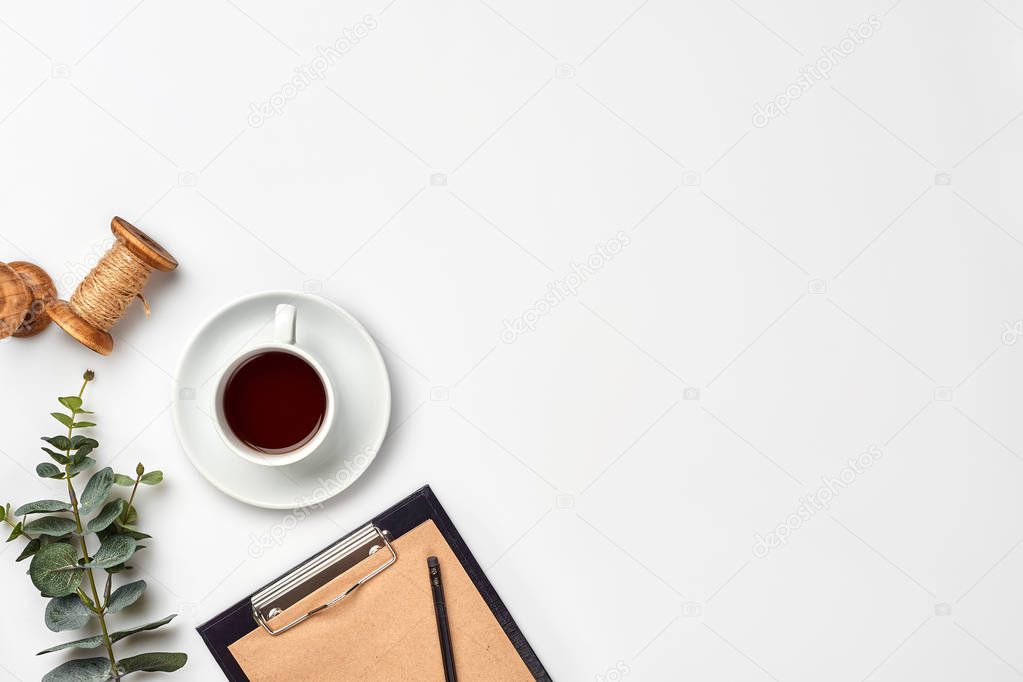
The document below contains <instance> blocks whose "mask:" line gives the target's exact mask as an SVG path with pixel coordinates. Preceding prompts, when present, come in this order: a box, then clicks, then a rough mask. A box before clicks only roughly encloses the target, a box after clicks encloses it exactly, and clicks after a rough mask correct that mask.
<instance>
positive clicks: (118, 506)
mask: <svg viewBox="0 0 1023 682" xmlns="http://www.w3.org/2000/svg"><path fill="white" fill-rule="evenodd" d="M126 504H127V502H125V501H124V500H122V499H120V498H118V499H116V500H110V501H109V502H107V503H106V504H105V505H104V506H103V509H101V510H100V512H99V514H97V515H96V518H94V519H93V520H91V521H89V523H88V526H87V530H88V531H89V532H90V533H98V532H100V531H101V530H103V529H104V528H106V527H107V526H109V525H110V524H111V523H113V522H114V521H115V520H116V519H117V517H118V516H120V515H121V514H123V513H124V507H125V505H126Z"/></svg>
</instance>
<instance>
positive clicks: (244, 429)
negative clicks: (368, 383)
mask: <svg viewBox="0 0 1023 682" xmlns="http://www.w3.org/2000/svg"><path fill="white" fill-rule="evenodd" d="M221 400H222V409H223V416H224V419H225V421H226V422H227V426H228V428H230V430H231V432H232V433H233V434H234V435H235V436H236V437H237V438H238V440H240V441H241V442H242V443H243V444H244V445H245V446H246V447H249V448H252V449H253V450H255V451H257V452H260V453H263V454H266V455H283V454H287V453H290V452H293V451H295V450H298V449H299V448H301V447H302V446H304V445H306V444H307V443H309V442H310V441H311V440H312V439H313V438H314V437H315V436H316V434H317V433H318V432H319V430H320V428H321V427H322V426H323V421H324V419H325V417H326V415H327V409H328V406H327V389H326V387H325V386H324V385H323V380H322V379H321V378H320V375H319V373H318V372H317V371H316V370H315V369H314V368H313V367H312V366H311V365H310V364H309V363H308V362H306V361H305V360H304V359H303V358H301V357H299V356H298V355H296V354H294V353H289V352H287V351H283V350H267V351H266V352H263V353H259V354H257V355H253V356H251V357H249V358H247V359H245V360H244V361H243V362H242V363H241V364H240V365H238V367H236V368H235V369H234V371H233V372H232V373H231V375H230V376H229V377H228V379H227V383H226V385H225V387H224V391H223V397H222V399H221Z"/></svg>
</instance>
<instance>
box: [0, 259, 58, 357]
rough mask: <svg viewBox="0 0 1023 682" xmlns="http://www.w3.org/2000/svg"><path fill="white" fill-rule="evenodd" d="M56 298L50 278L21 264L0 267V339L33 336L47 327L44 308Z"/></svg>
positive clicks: (40, 271)
mask: <svg viewBox="0 0 1023 682" xmlns="http://www.w3.org/2000/svg"><path fill="white" fill-rule="evenodd" d="M56 298H57V288H56V287H55V286H53V280H52V279H50V276H49V275H47V274H46V272H45V271H44V270H43V269H42V268H40V267H39V266H37V265H33V264H32V263H26V262H25V261H15V262H13V263H0V339H6V338H7V337H9V336H16V337H18V338H24V337H27V336H35V335H36V334H38V333H39V332H41V331H42V330H43V329H45V328H46V326H47V325H49V324H50V315H49V314H48V313H47V312H46V305H47V304H48V303H49V302H50V301H52V300H54V299H56Z"/></svg>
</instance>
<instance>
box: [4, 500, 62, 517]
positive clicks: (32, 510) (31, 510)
mask: <svg viewBox="0 0 1023 682" xmlns="http://www.w3.org/2000/svg"><path fill="white" fill-rule="evenodd" d="M65 511H71V505H70V504H68V503H67V502H61V501H60V500H38V501H36V502H29V503H28V504H23V505H21V506H20V507H18V508H17V509H15V510H14V515H15V516H25V515H27V514H50V513H52V512H65Z"/></svg>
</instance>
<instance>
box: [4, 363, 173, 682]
mask: <svg viewBox="0 0 1023 682" xmlns="http://www.w3.org/2000/svg"><path fill="white" fill-rule="evenodd" d="M94 378H95V374H94V373H93V372H92V371H88V372H86V373H85V374H84V376H83V382H82V386H81V388H80V389H79V391H78V394H77V395H74V396H66V397H62V398H58V401H59V402H60V403H61V405H63V406H64V407H66V408H67V409H68V413H63V412H51V413H50V414H51V416H52V417H53V418H54V419H56V420H57V421H58V422H60V423H61V424H62V425H63V426H64V427H65V428H66V429H67V431H66V435H61V436H52V437H44V438H43V440H44V441H46V442H47V443H48V444H49V445H51V446H52V447H53V448H56V449H55V450H51V449H50V448H46V447H44V448H42V449H43V451H44V452H46V453H47V454H48V455H49V456H50V457H51V459H53V460H54V461H55V462H56V463H57V464H59V465H61V467H59V468H58V467H57V466H55V465H54V464H53V463H51V462H43V463H41V464H39V465H38V466H37V467H36V473H37V474H38V475H39V476H40V477H42V478H52V479H62V480H64V481H65V484H66V487H67V497H68V502H66V503H65V502H61V501H58V500H38V501H36V502H29V503H28V504H25V505H22V506H21V507H19V508H18V509H17V510H15V511H13V512H12V511H11V506H10V505H9V504H8V505H4V506H2V507H0V521H3V522H6V523H7V524H8V525H9V526H11V527H12V528H13V529H14V530H13V531H12V532H11V536H10V537H9V538H8V540H7V541H8V542H10V541H12V540H14V539H16V538H17V537H20V536H24V537H25V538H26V539H28V540H29V542H28V544H27V545H26V546H25V549H24V551H22V553H21V556H19V557H18V559H17V561H22V560H23V559H27V558H29V557H32V562H31V565H30V566H29V576H30V577H31V579H32V583H33V584H34V585H35V587H36V588H37V589H38V590H39V592H40V593H41V594H42V595H43V596H44V597H48V598H50V603H49V604H48V605H47V608H46V626H47V627H48V628H49V629H50V630H52V631H54V632H60V631H63V630H70V629H77V628H81V627H85V626H86V625H88V623H89V622H90V621H91V619H92V618H94V617H95V618H96V619H97V620H98V621H99V626H100V631H101V633H102V634H101V635H99V636H96V637H86V638H85V639H79V640H75V641H73V642H67V643H65V644H60V645H57V646H55V647H51V648H49V649H45V650H43V651H41V652H40V653H41V654H45V653H51V652H54V651H60V650H63V649H97V648H100V647H102V648H103V649H104V653H105V657H103V658H87V659H80V660H71V661H68V662H67V663H64V664H63V665H60V666H58V667H57V668H55V669H54V670H52V671H51V672H50V673H49V674H47V675H46V677H45V678H44V679H46V680H47V681H48V682H76V681H79V680H85V679H88V680H97V681H98V680H101V679H102V680H104V681H113V682H117V681H118V680H120V679H121V678H122V677H123V676H125V675H128V674H130V673H133V672H140V671H150V672H174V671H176V670H178V669H180V668H181V667H183V666H184V665H185V663H186V662H187V660H188V657H187V656H186V655H185V654H181V653H148V654H139V655H137V656H131V657H129V658H125V659H122V660H120V661H118V660H117V658H116V656H115V655H114V644H115V643H116V642H118V641H120V640H121V639H124V638H125V637H128V636H131V635H134V634H136V633H138V632H143V631H146V630H155V629H157V628H159V627H162V626H164V625H166V624H167V623H169V622H170V621H171V620H172V619H173V618H174V617H175V616H176V614H174V615H171V616H168V617H166V618H164V619H162V620H159V621H156V622H155V623H149V624H147V625H142V626H138V627H135V628H132V629H129V630H121V631H117V632H112V631H111V629H110V628H109V623H108V617H109V616H110V615H112V614H113V613H117V612H119V611H121V610H122V609H124V608H126V607H128V606H130V605H131V604H133V603H135V602H136V601H138V599H139V598H140V597H141V596H142V594H143V593H144V591H145V589H146V583H145V581H144V580H137V581H135V582H131V583H128V584H125V585H122V586H121V587H119V588H118V589H116V590H114V589H113V578H114V575H115V574H116V573H120V572H122V571H129V570H131V567H130V566H128V565H127V561H128V560H129V559H130V558H131V557H132V556H133V555H134V554H135V552H136V551H138V550H139V549H142V547H141V546H140V545H139V544H138V541H139V540H142V539H145V538H148V537H150V536H148V535H146V534H144V533H141V532H140V531H138V529H137V527H136V525H137V520H136V519H137V518H138V512H137V510H136V509H135V507H134V502H135V495H136V493H137V492H138V487H139V484H140V483H141V484H146V485H156V484H158V483H160V482H161V481H162V480H163V473H162V472H160V471H153V472H149V473H146V472H145V468H144V467H143V466H142V464H141V463H140V464H139V465H138V467H137V468H136V477H135V479H134V480H133V479H131V478H129V477H128V476H124V475H122V474H114V472H113V470H112V469H110V468H109V467H107V468H105V469H102V470H100V471H98V472H97V473H96V474H94V475H93V476H92V477H91V478H90V479H89V482H88V483H87V484H86V486H85V488H84V489H83V490H82V492H81V495H80V496H79V493H78V491H77V490H76V489H75V485H74V478H75V477H76V476H78V475H79V474H80V473H82V472H83V471H85V470H86V469H88V468H90V467H91V466H93V465H95V463H96V462H95V460H93V459H92V458H90V457H89V455H90V454H92V452H93V451H94V450H95V449H96V448H98V447H99V443H98V442H97V441H96V440H95V439H93V438H86V437H84V436H78V435H75V431H76V430H78V429H86V428H91V427H94V426H95V423H93V422H90V421H78V419H79V417H80V415H87V414H92V413H91V412H90V411H88V410H86V409H84V408H83V396H84V395H85V389H86V387H87V386H88V384H89V382H91V381H92V380H93V379H94ZM115 484H116V485H125V486H131V487H132V491H131V495H130V497H129V498H128V500H127V501H125V500H124V499H123V498H116V497H115V498H113V499H108V498H109V496H110V493H111V490H112V488H113V486H114V485H115ZM34 514H70V518H69V517H67V516H42V517H37V518H36V519H34V520H32V521H29V520H28V517H29V516H30V515H34ZM88 515H93V516H92V518H91V519H89V520H88V521H86V516H88ZM17 517H21V518H22V520H21V521H18V520H17ZM89 534H94V535H96V536H97V537H98V539H99V541H100V546H99V548H98V549H97V550H96V551H95V552H90V550H89V543H88V541H87V536H88V535H89ZM97 569H103V570H104V571H105V573H106V580H105V582H104V584H103V590H102V596H101V592H100V589H99V588H100V584H99V583H98V581H97V577H96V573H95V572H96V570H97ZM86 585H87V587H86Z"/></svg>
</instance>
